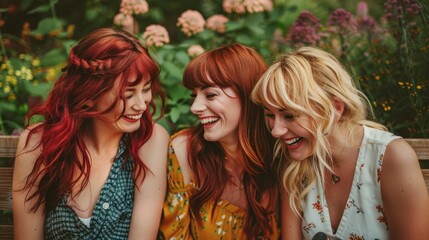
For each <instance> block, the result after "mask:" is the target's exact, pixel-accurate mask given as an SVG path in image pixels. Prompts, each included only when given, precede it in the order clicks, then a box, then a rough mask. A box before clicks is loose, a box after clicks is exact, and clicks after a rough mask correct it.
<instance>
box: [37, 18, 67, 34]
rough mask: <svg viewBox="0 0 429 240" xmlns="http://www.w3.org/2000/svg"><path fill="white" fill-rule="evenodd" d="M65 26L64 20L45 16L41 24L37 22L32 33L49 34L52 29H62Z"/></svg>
mask: <svg viewBox="0 0 429 240" xmlns="http://www.w3.org/2000/svg"><path fill="white" fill-rule="evenodd" d="M62 26H63V22H62V21H61V20H60V19H57V18H44V19H42V20H41V21H40V22H39V24H37V28H36V29H35V30H34V31H32V32H31V33H32V34H43V35H45V34H48V33H50V32H52V31H61V29H62Z"/></svg>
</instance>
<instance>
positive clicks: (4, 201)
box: [0, 167, 13, 239]
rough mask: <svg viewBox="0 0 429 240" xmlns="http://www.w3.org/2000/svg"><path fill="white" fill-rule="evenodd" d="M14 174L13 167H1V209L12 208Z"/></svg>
mask: <svg viewBox="0 0 429 240" xmlns="http://www.w3.org/2000/svg"><path fill="white" fill-rule="evenodd" d="M12 175H13V168H11V167H7V168H3V167H2V168H0V210H12ZM0 239H1V238H0Z"/></svg>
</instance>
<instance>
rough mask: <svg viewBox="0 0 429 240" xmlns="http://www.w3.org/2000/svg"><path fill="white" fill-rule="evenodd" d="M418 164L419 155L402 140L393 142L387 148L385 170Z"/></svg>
mask: <svg viewBox="0 0 429 240" xmlns="http://www.w3.org/2000/svg"><path fill="white" fill-rule="evenodd" d="M412 162H414V163H418V159H417V155H416V152H415V151H414V149H413V148H412V147H411V146H410V145H409V144H408V143H407V141H405V140H404V139H402V138H399V139H395V140H392V141H391V142H390V143H389V144H388V145H387V147H386V151H385V154H384V160H383V168H384V167H385V166H386V164H387V166H390V167H394V168H397V167H399V168H400V167H405V166H410V164H411V163H412Z"/></svg>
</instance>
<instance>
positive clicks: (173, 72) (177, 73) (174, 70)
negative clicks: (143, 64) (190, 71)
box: [162, 62, 183, 79]
mask: <svg viewBox="0 0 429 240" xmlns="http://www.w3.org/2000/svg"><path fill="white" fill-rule="evenodd" d="M162 67H163V68H164V69H165V70H167V72H168V73H169V74H170V76H172V77H176V78H179V79H181V78H182V74H183V70H182V69H181V68H179V67H178V66H176V65H175V64H173V63H171V62H164V63H163V65H162Z"/></svg>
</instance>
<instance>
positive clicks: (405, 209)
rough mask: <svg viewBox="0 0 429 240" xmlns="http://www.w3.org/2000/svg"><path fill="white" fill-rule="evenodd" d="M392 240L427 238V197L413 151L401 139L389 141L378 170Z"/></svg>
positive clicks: (428, 208)
mask: <svg viewBox="0 0 429 240" xmlns="http://www.w3.org/2000/svg"><path fill="white" fill-rule="evenodd" d="M381 194H382V198H383V204H384V213H385V216H386V219H387V223H388V225H389V235H390V236H391V237H392V239H429V196H428V192H427V190H426V185H425V182H424V179H423V175H422V171H421V169H420V166H419V162H418V159H417V156H416V153H415V152H414V150H413V149H412V148H411V146H410V145H408V143H407V142H406V141H405V140H403V139H397V140H393V141H392V142H391V143H389V144H388V146H387V148H386V152H385V155H384V160H383V168H382V171H381Z"/></svg>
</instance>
